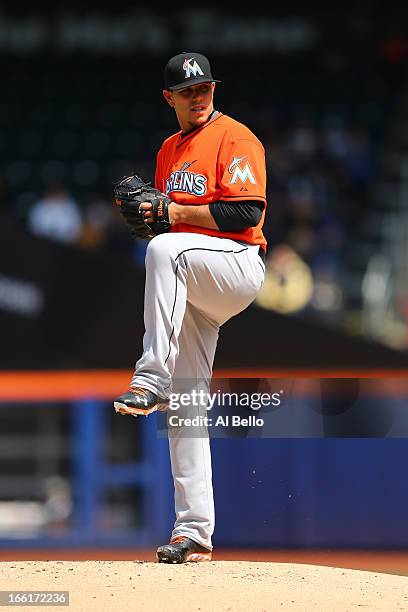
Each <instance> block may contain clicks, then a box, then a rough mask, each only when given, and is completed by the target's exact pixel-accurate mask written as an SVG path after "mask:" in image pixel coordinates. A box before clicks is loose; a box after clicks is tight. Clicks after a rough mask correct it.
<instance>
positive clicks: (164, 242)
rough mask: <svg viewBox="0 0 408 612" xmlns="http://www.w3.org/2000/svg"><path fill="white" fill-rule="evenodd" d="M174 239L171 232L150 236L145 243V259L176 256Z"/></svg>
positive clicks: (161, 258)
mask: <svg viewBox="0 0 408 612" xmlns="http://www.w3.org/2000/svg"><path fill="white" fill-rule="evenodd" d="M175 251H176V240H174V235H173V234H160V235H159V236H155V237H154V238H152V239H151V240H150V242H149V244H148V245H147V249H146V259H154V260H163V259H168V258H169V257H176V255H177V253H175Z"/></svg>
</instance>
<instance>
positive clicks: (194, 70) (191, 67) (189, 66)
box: [183, 57, 204, 79]
mask: <svg viewBox="0 0 408 612" xmlns="http://www.w3.org/2000/svg"><path fill="white" fill-rule="evenodd" d="M193 60H194V64H193V63H192V62H193ZM183 70H184V71H185V73H186V77H185V78H186V79H189V78H190V74H194V76H197V74H200V75H201V76H204V72H203V71H202V70H201V68H200V66H199V65H198V64H197V61H196V60H195V59H194V57H190V58H187V57H186V59H185V60H184V63H183Z"/></svg>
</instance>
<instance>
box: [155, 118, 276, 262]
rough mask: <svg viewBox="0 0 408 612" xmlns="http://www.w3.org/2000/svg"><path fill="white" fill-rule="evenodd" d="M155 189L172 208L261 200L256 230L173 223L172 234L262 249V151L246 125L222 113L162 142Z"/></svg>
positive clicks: (263, 169) (263, 190) (158, 157)
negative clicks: (203, 236)
mask: <svg viewBox="0 0 408 612" xmlns="http://www.w3.org/2000/svg"><path fill="white" fill-rule="evenodd" d="M155 185H156V188H157V189H160V191H162V192H163V193H166V194H167V195H168V196H169V197H170V198H171V199H172V200H173V202H176V203H177V204H190V205H199V204H209V203H210V202H216V201H218V200H225V201H227V202H233V201H234V200H235V201H241V200H260V201H261V202H264V203H265V206H264V209H263V212H262V217H261V220H260V222H259V224H258V225H257V226H256V227H249V228H247V229H245V230H242V231H239V232H222V231H220V230H213V229H208V228H205V227H199V226H196V225H189V224H187V223H177V224H176V225H173V226H172V227H171V230H170V231H171V232H193V233H197V234H207V235H208V236H220V237H223V238H231V239H232V240H240V241H243V242H248V243H250V244H259V245H261V247H262V248H263V249H264V250H266V240H265V237H264V235H263V233H262V226H263V222H264V218H265V208H266V169H265V149H264V147H263V145H262V143H261V142H260V141H259V140H258V139H257V138H256V136H255V135H254V134H253V133H252V132H251V130H249V129H248V128H247V127H246V126H245V125H243V124H242V123H239V122H238V121H235V119H232V118H231V117H228V116H227V115H223V114H222V113H218V114H216V115H215V116H214V117H213V118H212V119H210V121H207V123H205V124H204V125H203V126H201V127H199V128H197V129H196V130H194V131H192V132H190V133H188V134H186V135H185V136H182V132H181V131H180V132H177V133H176V134H173V135H172V136H170V137H169V138H167V139H166V140H165V141H164V143H163V145H162V146H161V149H160V151H159V152H158V154H157V165H156V175H155Z"/></svg>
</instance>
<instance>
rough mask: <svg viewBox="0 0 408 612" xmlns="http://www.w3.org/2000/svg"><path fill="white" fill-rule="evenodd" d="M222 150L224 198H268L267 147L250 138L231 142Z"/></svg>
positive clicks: (220, 179)
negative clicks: (265, 148) (265, 149)
mask: <svg viewBox="0 0 408 612" xmlns="http://www.w3.org/2000/svg"><path fill="white" fill-rule="evenodd" d="M228 141H229V142H228V144H227V145H226V146H224V147H223V148H222V149H221V150H220V156H219V162H218V168H217V170H218V183H219V185H220V187H221V194H220V200H234V199H235V200H263V201H265V199H266V169H265V152H264V148H263V146H262V145H261V144H260V143H259V144H258V143H257V142H254V141H252V140H248V139H236V140H232V141H231V136H230V135H229V134H228Z"/></svg>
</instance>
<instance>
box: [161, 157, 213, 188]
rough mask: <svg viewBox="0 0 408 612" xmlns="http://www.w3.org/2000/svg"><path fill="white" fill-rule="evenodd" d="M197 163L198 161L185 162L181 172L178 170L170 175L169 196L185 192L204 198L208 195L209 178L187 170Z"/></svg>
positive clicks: (168, 180) (167, 182)
mask: <svg viewBox="0 0 408 612" xmlns="http://www.w3.org/2000/svg"><path fill="white" fill-rule="evenodd" d="M195 161H197V160H194V161H192V162H184V164H183V165H182V167H181V170H176V171H175V172H172V173H171V174H170V176H169V178H168V179H167V180H166V193H167V194H169V193H170V192H172V191H173V192H174V191H184V192H185V193H191V194H193V195H196V196H203V195H205V194H206V193H207V177H206V176H204V174H198V173H196V172H187V168H189V167H190V166H191V165H192V164H194V162H195Z"/></svg>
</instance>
